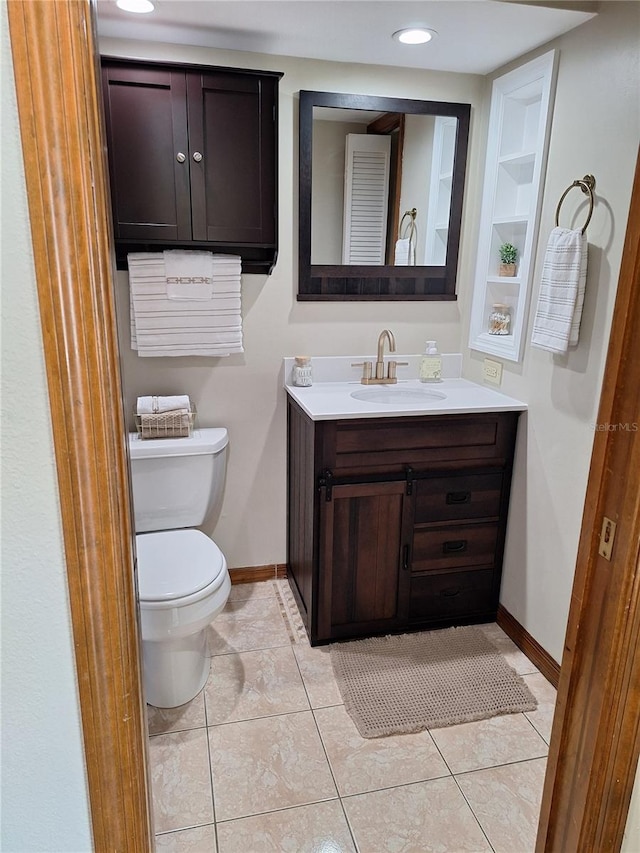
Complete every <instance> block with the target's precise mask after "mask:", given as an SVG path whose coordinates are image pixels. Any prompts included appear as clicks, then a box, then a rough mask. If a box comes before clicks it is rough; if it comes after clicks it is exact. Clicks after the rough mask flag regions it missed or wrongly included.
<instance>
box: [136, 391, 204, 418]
mask: <svg viewBox="0 0 640 853" xmlns="http://www.w3.org/2000/svg"><path fill="white" fill-rule="evenodd" d="M190 411H191V400H190V399H189V396H188V395H187V394H176V395H174V396H173V397H155V396H154V397H138V401H137V405H136V414H138V415H157V414H162V413H163V412H179V413H180V414H188V413H189V412H190Z"/></svg>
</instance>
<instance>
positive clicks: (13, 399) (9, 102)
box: [0, 4, 93, 853]
mask: <svg viewBox="0 0 640 853" xmlns="http://www.w3.org/2000/svg"><path fill="white" fill-rule="evenodd" d="M0 30H1V36H2V268H1V269H2V840H1V842H0V847H1V848H2V850H6V851H11V853H23V851H25V853H26V851H34V853H42V851H44V850H58V851H63V850H64V851H65V853H72V852H73V851H78V853H86V851H88V850H91V849H92V847H93V845H92V841H91V828H90V825H89V814H88V806H87V786H86V779H85V768H84V755H83V747H82V736H81V731H80V712H79V706H78V696H77V687H76V677H75V666H74V655H73V646H72V639H71V626H70V618H69V602H68V597H67V583H66V572H65V562H64V554H63V550H62V535H61V529H60V509H59V499H58V490H57V484H56V475H55V466H54V459H53V446H52V439H51V420H50V414H49V400H48V396H47V387H46V381H45V374H44V359H43V348H42V339H41V335H40V325H39V322H40V321H39V316H38V305H37V296H36V286H35V277H34V268H33V254H32V250H31V240H30V232H29V220H28V213H27V205H26V196H25V186H24V166H23V162H22V155H21V152H20V147H19V145H20V143H19V133H18V121H17V111H16V103H15V92H14V81H13V71H12V66H11V56H10V47H9V39H8V31H7V22H6V5H5V4H2V10H1V11H0Z"/></svg>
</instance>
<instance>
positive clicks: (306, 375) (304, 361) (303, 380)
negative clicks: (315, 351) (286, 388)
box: [292, 355, 313, 388]
mask: <svg viewBox="0 0 640 853" xmlns="http://www.w3.org/2000/svg"><path fill="white" fill-rule="evenodd" d="M292 381H293V384H294V385H297V386H298V387H301V388H304V387H306V386H309V385H313V376H312V373H311V359H310V358H309V356H308V355H297V356H296V357H295V362H294V365H293V376H292Z"/></svg>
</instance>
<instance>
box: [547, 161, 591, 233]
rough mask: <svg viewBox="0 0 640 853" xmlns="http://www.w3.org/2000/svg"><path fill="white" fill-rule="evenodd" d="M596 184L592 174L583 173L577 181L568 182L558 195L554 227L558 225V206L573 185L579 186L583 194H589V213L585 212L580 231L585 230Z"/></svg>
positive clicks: (589, 219) (589, 216)
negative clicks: (582, 176) (585, 217)
mask: <svg viewBox="0 0 640 853" xmlns="http://www.w3.org/2000/svg"><path fill="white" fill-rule="evenodd" d="M595 186H596V179H595V178H594V177H593V175H585V176H584V178H580V179H579V180H577V181H574V182H573V183H572V184H570V185H569V186H568V187H567V188H566V190H565V191H564V192H563V193H562V195H561V196H560V201H559V202H558V206H557V208H556V228H557V227H558V218H559V216H560V208H561V207H562V202H563V201H564V200H565V198H566V197H567V193H569V192H570V190H572V189H573V188H574V187H580V189H581V190H582V192H583V193H584V194H585V195H588V196H589V213H588V214H587V221H586V222H585V223H584V225H583V227H582V233H583V234H584V232H585V231H586V230H587V225H588V224H589V223H590V222H591V214H592V213H593V191H594V189H595Z"/></svg>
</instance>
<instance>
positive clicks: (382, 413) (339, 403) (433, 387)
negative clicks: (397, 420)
mask: <svg viewBox="0 0 640 853" xmlns="http://www.w3.org/2000/svg"><path fill="white" fill-rule="evenodd" d="M285 388H286V391H287V394H289V396H290V397H291V398H292V399H293V400H295V401H296V403H298V405H299V406H300V407H301V408H302V409H303V411H304V412H306V414H307V415H309V417H310V418H311V419H312V420H314V421H326V420H340V419H346V418H380V417H397V416H398V415H460V414H468V413H472V412H523V411H525V410H526V408H527V404H526V403H523V402H521V401H520V400H515V399H513V397H507V395H506V394H501V393H500V392H499V391H494V390H493V389H492V388H487V387H485V386H483V385H477V384H476V383H475V382H469V381H468V380H466V379H443V380H442V382H437V383H423V382H420V381H418V380H416V379H409V380H402V379H399V380H398V383H397V384H396V385H391V386H389V385H386V386H385V385H362V384H361V383H360V382H359V381H357V380H353V381H343V382H316V383H314V384H313V385H312V386H310V387H308V388H297V387H295V386H293V385H289V384H287V385H285ZM365 388H367V389H376V388H378V389H379V388H383V389H397V390H398V391H399V392H400V397H399V399H398V400H393V401H392V402H390V403H381V402H376V401H371V400H366V401H365V400H357V399H354V398H353V397H352V396H351V393H352V392H353V391H356V392H358V391H362V390H364V389H365ZM405 389H406V390H408V391H410V392H412V393H415V392H417V394H416V396H417V397H418V399H413V400H410V399H405V400H403V399H402V397H401V395H402V391H403V390H405ZM429 391H433V392H437V393H438V394H444V395H445V396H444V399H441V398H439V397H438V398H430V397H428V396H425V400H424V402H423V401H422V400H421V399H420V398H419V394H420V392H429ZM391 394H393V390H391Z"/></svg>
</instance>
